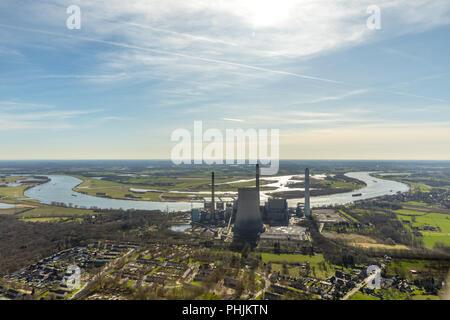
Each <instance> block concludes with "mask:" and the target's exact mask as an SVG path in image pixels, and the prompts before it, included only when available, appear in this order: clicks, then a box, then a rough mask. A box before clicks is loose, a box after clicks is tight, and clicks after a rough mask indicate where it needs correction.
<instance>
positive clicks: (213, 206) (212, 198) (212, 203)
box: [211, 172, 216, 219]
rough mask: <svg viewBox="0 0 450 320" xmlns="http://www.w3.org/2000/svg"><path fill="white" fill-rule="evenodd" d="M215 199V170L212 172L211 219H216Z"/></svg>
mask: <svg viewBox="0 0 450 320" xmlns="http://www.w3.org/2000/svg"><path fill="white" fill-rule="evenodd" d="M215 207H216V206H215V199H214V172H212V173H211V219H214V213H215Z"/></svg>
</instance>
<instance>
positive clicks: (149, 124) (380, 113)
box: [0, 0, 450, 159]
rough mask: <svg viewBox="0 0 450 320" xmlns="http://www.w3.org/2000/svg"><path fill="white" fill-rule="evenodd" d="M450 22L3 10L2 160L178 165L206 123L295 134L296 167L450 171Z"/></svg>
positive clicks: (278, 13) (237, 5)
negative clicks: (346, 164)
mask: <svg viewBox="0 0 450 320" xmlns="http://www.w3.org/2000/svg"><path fill="white" fill-rule="evenodd" d="M72 4H75V5H79V6H80V8H81V12H82V16H81V30H68V29H67V28H66V20H67V18H68V16H69V15H68V14H67V13H66V9H67V7H68V6H70V5H72ZM369 5H378V6H379V7H380V9H381V27H382V28H381V30H369V29H368V28H367V26H366V20H367V18H368V16H369V14H368V13H367V12H366V9H367V7H368V6H369ZM449 24H450V2H448V1H446V0H442V1H440V0H434V1H431V0H430V1H426V0H418V1H407V0H398V1H378V0H375V1H331V0H329V1H328V0H321V1H314V0H309V1H289V0H285V1H271V0H258V1H256V0H227V1H219V0H217V1H214V0H211V1H201V0H197V1H178V0H168V1H148V0H145V1H144V0H135V1H133V0H130V1H119V0H109V1H100V0H98V1H89V2H88V1H76V0H70V1H65V0H64V1H50V0H48V1H26V0H2V2H1V3H0V148H1V150H2V153H1V154H0V159H96V158H103V159H106V158H114V159H117V158H124V159H132V158H141V159H142V158H169V157H170V149H171V147H172V146H173V145H174V143H172V142H171V141H170V135H171V132H172V131H173V130H175V129H178V128H186V129H192V128H193V122H194V121H195V120H202V121H203V122H204V126H205V127H206V128H218V129H221V130H225V129H227V128H244V129H245V128H256V129H258V128H267V129H270V128H276V129H280V134H281V138H280V151H281V158H298V159H306V158H309V159H450V139H449V138H450V90H449V82H450V81H449V80H450V60H449V58H448V55H449V53H448V52H449V49H450V44H449V43H450V41H449V40H450V25H449Z"/></svg>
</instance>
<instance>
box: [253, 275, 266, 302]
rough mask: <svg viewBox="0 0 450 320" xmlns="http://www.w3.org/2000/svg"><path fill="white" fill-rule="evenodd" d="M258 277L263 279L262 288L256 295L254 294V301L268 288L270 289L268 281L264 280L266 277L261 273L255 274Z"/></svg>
mask: <svg viewBox="0 0 450 320" xmlns="http://www.w3.org/2000/svg"><path fill="white" fill-rule="evenodd" d="M255 273H256V274H257V275H258V276H260V277H261V279H264V284H265V285H264V288H263V289H261V290H259V291H258V292H257V293H255V295H254V298H255V299H256V298H257V297H259V296H260V295H262V294H263V293H264V292H266V291H267V290H268V289H269V287H270V280H269V279H268V278H266V276H265V275H264V274H262V273H259V272H255Z"/></svg>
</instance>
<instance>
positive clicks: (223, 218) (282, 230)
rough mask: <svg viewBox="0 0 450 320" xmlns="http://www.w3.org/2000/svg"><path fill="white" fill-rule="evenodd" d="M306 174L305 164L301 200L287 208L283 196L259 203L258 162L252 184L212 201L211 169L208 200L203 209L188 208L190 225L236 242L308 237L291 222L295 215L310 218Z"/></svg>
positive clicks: (300, 217)
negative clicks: (233, 195)
mask: <svg viewBox="0 0 450 320" xmlns="http://www.w3.org/2000/svg"><path fill="white" fill-rule="evenodd" d="M309 174H310V173H309V168H306V170H305V202H304V204H303V203H298V204H297V207H296V208H289V207H288V202H287V200H286V199H284V198H279V197H271V198H269V199H267V200H266V201H265V203H261V200H260V199H261V198H260V181H259V178H260V168H259V164H257V165H256V173H255V177H256V183H255V187H245V188H239V189H238V195H237V199H234V200H233V201H230V202H222V201H220V202H216V201H215V199H216V197H215V175H214V172H212V174H211V202H205V204H204V208H203V209H198V208H194V209H192V210H191V225H192V228H193V229H195V228H196V227H204V228H207V229H208V230H210V231H212V232H214V234H215V235H216V236H217V238H219V239H222V240H225V241H233V242H237V243H239V242H250V243H254V244H256V243H257V242H258V241H259V240H263V241H264V240H275V241H283V240H298V241H304V240H308V239H309V237H308V236H307V232H306V230H305V229H304V228H302V227H298V226H294V225H293V224H294V222H298V221H299V219H310V218H311V208H310V192H309V187H310V186H309V181H310V179H309Z"/></svg>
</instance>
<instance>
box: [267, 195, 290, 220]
mask: <svg viewBox="0 0 450 320" xmlns="http://www.w3.org/2000/svg"><path fill="white" fill-rule="evenodd" d="M264 220H265V221H266V222H267V223H268V224H270V225H278V226H282V225H288V224H289V210H288V203H287V201H286V199H269V200H268V201H267V202H266V204H265V206H264Z"/></svg>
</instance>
